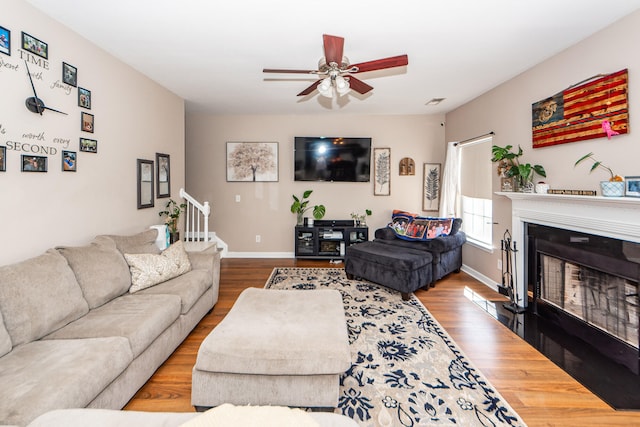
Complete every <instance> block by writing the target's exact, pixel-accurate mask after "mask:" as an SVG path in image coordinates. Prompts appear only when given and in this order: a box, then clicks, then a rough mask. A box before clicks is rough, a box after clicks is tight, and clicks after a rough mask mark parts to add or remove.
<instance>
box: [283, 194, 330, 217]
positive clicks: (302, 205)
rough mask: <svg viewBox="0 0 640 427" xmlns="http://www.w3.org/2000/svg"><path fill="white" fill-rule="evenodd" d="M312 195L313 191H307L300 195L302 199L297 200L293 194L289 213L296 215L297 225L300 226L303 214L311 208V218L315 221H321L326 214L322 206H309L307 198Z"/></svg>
mask: <svg viewBox="0 0 640 427" xmlns="http://www.w3.org/2000/svg"><path fill="white" fill-rule="evenodd" d="M311 193H313V190H307V191H305V192H304V193H302V197H300V198H298V197H297V196H296V195H295V194H294V195H292V197H293V203H291V212H292V213H294V214H296V215H297V224H298V225H302V224H303V222H304V213H305V212H306V211H308V210H309V209H312V208H313V217H314V218H315V219H321V218H322V217H323V216H324V214H325V213H326V211H327V209H326V208H325V207H324V205H315V206H309V202H310V200H309V196H310V195H311Z"/></svg>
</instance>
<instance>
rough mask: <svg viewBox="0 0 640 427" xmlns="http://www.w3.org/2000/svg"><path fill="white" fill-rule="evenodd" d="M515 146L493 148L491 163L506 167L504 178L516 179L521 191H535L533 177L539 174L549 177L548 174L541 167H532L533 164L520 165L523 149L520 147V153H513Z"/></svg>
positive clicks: (495, 146)
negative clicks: (498, 163)
mask: <svg viewBox="0 0 640 427" xmlns="http://www.w3.org/2000/svg"><path fill="white" fill-rule="evenodd" d="M512 148H513V146H511V145H507V146H505V147H499V146H497V145H494V146H492V147H491V161H492V162H494V163H495V162H500V164H501V165H502V167H504V176H505V177H506V178H512V177H513V178H515V179H516V181H517V182H518V184H519V185H520V189H521V191H527V192H529V191H533V177H534V176H535V175H536V174H537V175H540V176H542V177H545V178H546V176H547V172H546V171H545V170H544V167H543V166H541V165H532V164H531V163H520V161H519V160H518V159H519V158H520V156H522V153H523V152H522V147H520V146H519V145H518V152H517V153H514V152H513V151H511V149H512Z"/></svg>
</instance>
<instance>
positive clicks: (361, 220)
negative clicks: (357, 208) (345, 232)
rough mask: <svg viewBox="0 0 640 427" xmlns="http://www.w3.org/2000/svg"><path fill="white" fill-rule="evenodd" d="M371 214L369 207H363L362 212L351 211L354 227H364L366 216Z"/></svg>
mask: <svg viewBox="0 0 640 427" xmlns="http://www.w3.org/2000/svg"><path fill="white" fill-rule="evenodd" d="M370 215H371V209H365V211H364V213H363V214H359V213H357V212H351V219H353V220H354V221H355V225H356V227H360V226H362V227H364V226H366V225H367V221H366V218H367V217H368V216H370Z"/></svg>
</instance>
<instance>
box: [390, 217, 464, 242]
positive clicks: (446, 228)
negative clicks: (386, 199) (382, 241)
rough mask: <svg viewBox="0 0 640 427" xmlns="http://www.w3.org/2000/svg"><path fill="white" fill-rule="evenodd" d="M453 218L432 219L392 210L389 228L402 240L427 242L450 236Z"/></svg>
mask: <svg viewBox="0 0 640 427" xmlns="http://www.w3.org/2000/svg"><path fill="white" fill-rule="evenodd" d="M453 221H454V218H433V217H424V216H419V215H418V214H414V213H411V212H405V211H401V210H394V211H393V214H392V215H391V222H390V223H389V225H388V227H389V228H391V229H392V230H393V231H394V232H395V233H396V236H397V237H399V238H400V239H404V240H429V239H435V238H436V237H441V236H448V235H449V234H451V229H452V226H453Z"/></svg>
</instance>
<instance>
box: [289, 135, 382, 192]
mask: <svg viewBox="0 0 640 427" xmlns="http://www.w3.org/2000/svg"><path fill="white" fill-rule="evenodd" d="M294 150H295V152H294V162H295V164H294V179H295V180H296V181H343V182H369V176H370V170H371V138H354V137H319V136H318V137H315V136H296V137H295V142H294Z"/></svg>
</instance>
